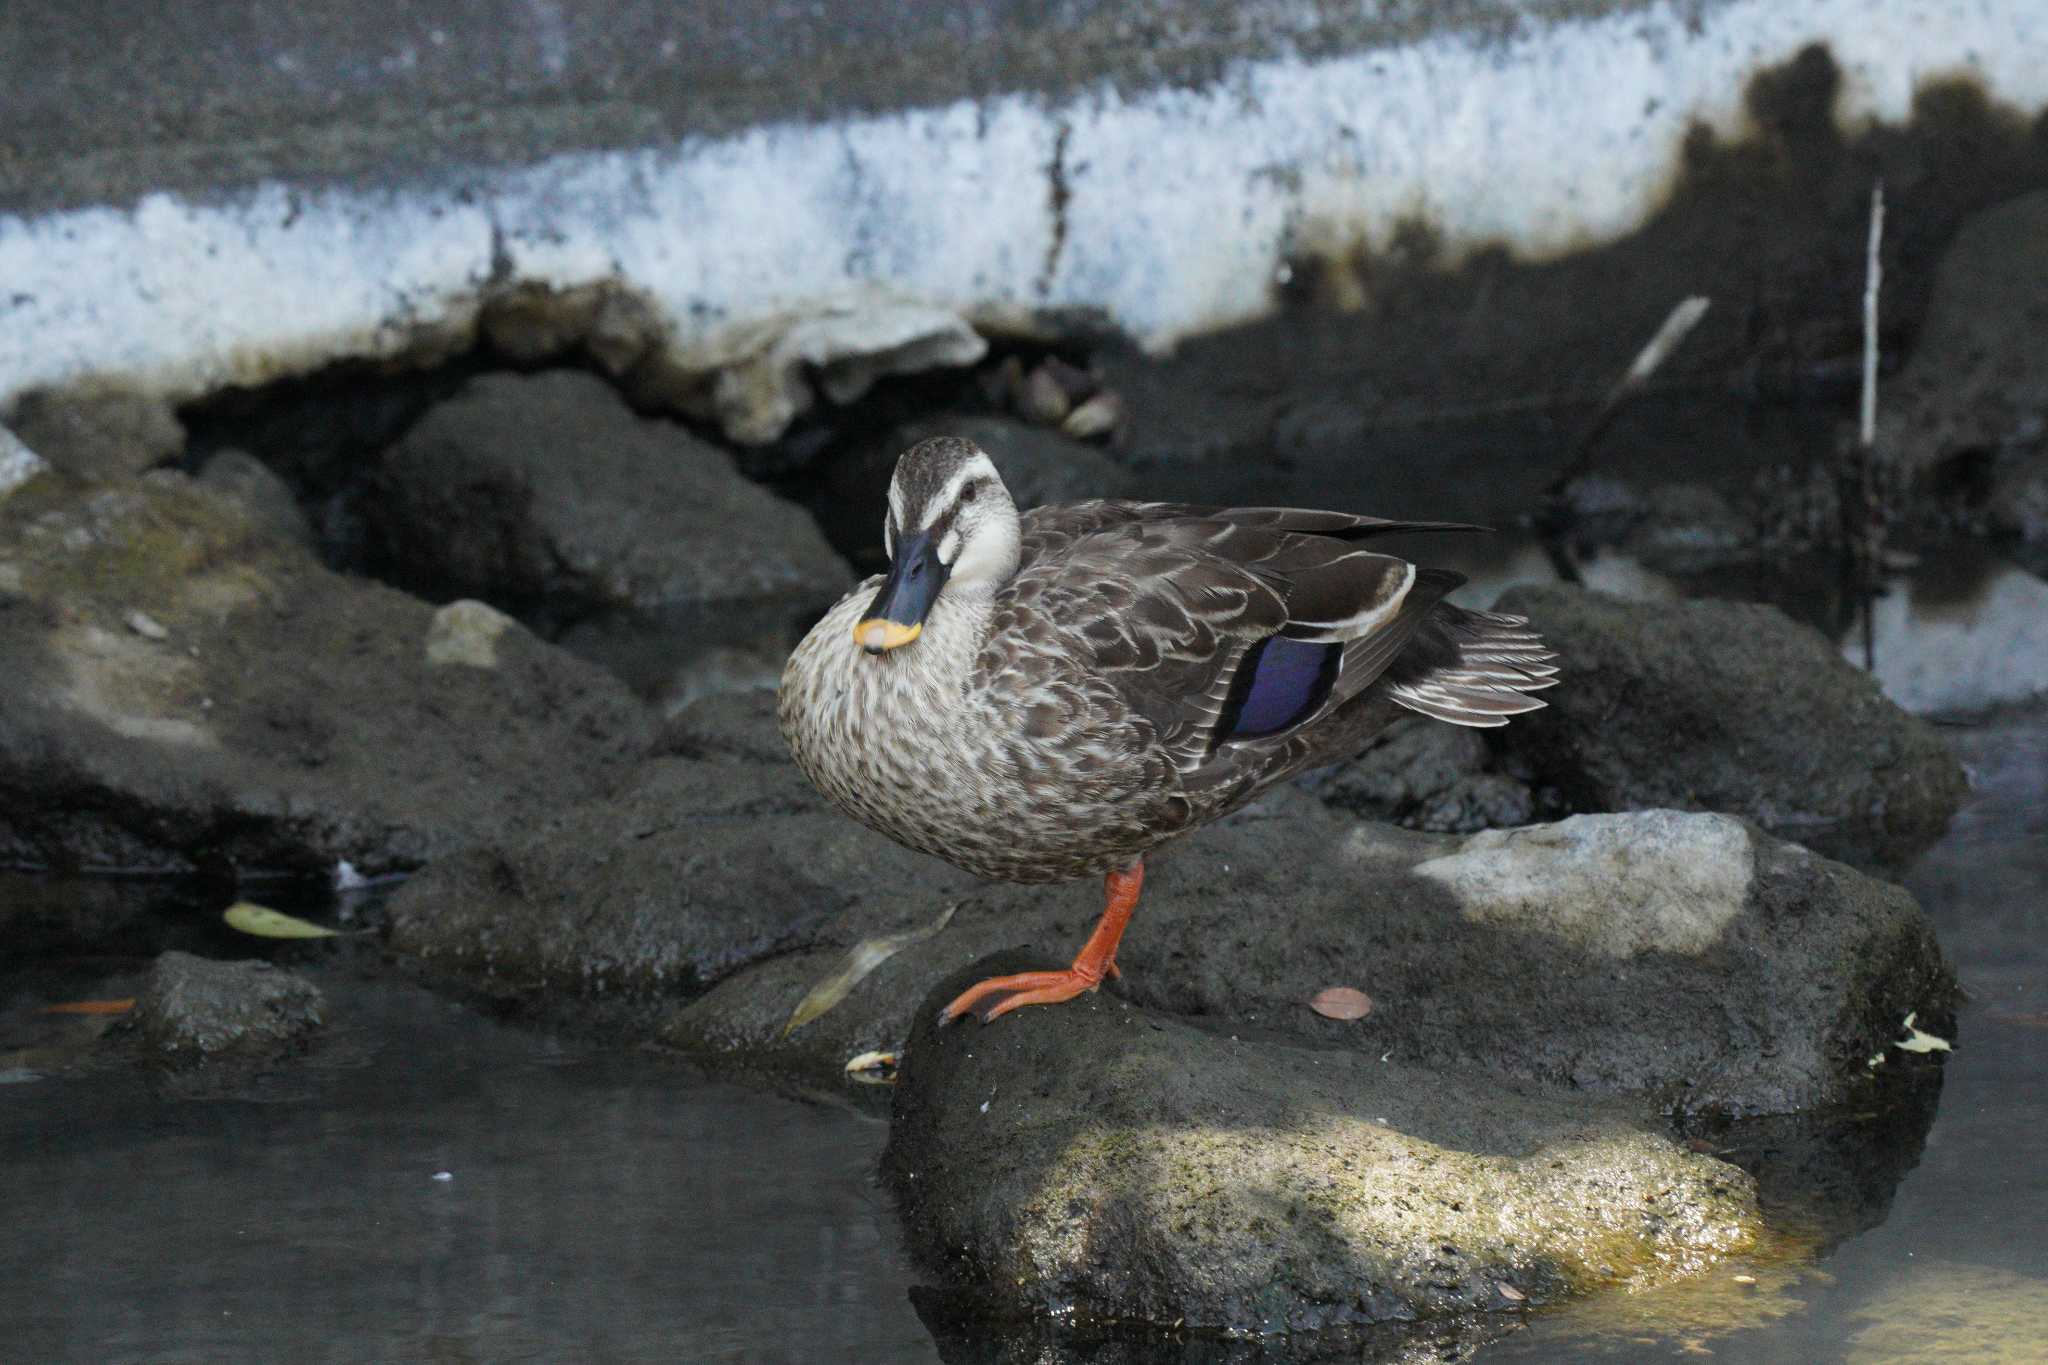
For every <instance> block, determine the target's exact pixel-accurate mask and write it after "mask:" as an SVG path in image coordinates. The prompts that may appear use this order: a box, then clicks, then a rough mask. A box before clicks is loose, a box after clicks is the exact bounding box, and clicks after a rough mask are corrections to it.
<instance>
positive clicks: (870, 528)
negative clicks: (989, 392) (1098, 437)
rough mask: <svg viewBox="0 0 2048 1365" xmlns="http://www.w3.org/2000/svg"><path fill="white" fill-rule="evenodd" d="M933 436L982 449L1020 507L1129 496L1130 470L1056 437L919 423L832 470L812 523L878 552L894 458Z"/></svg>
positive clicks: (1030, 430) (996, 427)
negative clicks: (960, 438)
mask: <svg viewBox="0 0 2048 1365" xmlns="http://www.w3.org/2000/svg"><path fill="white" fill-rule="evenodd" d="M933 436H964V437H965V438H967V439H968V440H970V441H973V442H974V443H975V444H976V445H978V446H980V447H981V448H982V449H983V450H986V451H987V452H988V454H989V458H990V459H991V460H993V461H994V462H995V466H996V470H997V472H998V473H1000V474H1001V475H1002V476H1003V482H1004V484H1006V485H1007V486H1008V487H1009V490H1010V496H1011V497H1012V498H1014V499H1015V500H1016V503H1017V506H1018V507H1019V508H1031V507H1038V506H1042V505H1045V504H1048V503H1062V502H1080V501H1082V500H1083V499H1086V498H1116V497H1125V496H1128V495H1130V494H1132V493H1133V492H1135V491H1136V484H1135V480H1134V479H1133V477H1132V475H1131V473H1130V471H1129V470H1127V469H1125V468H1124V467H1123V466H1122V465H1120V464H1118V463H1116V461H1114V460H1112V459H1110V458H1109V457H1108V456H1107V455H1104V454H1103V453H1102V452H1101V451H1100V450H1098V449H1096V448H1095V447H1094V446H1090V445H1084V444H1082V443H1081V442H1079V441H1076V440H1073V439H1071V438H1069V437H1066V436H1062V435H1060V434H1059V433H1058V432H1056V431H1049V430H1047V429H1046V428H1044V427H1040V426H1034V425H1032V424H1030V423H1028V422H1023V421H1018V420H1016V419H1014V418H1009V417H932V418H924V419H921V420H919V421H915V422H907V423H905V424H903V425H902V426H900V427H897V428H896V429H895V430H893V431H891V432H890V433H889V434H888V435H887V436H885V437H883V438H882V439H881V440H879V441H876V442H874V443H872V444H870V445H868V446H866V447H865V448H863V449H862V450H860V451H859V452H858V453H857V454H855V455H853V456H852V457H851V458H848V459H844V460H840V461H839V462H837V463H836V464H834V465H833V466H832V468H831V470H830V472H829V474H828V475H827V478H826V493H825V496H824V498H823V499H821V500H820V504H819V507H818V518H819V521H820V523H821V524H822V525H823V526H824V527H825V530H826V533H827V534H828V535H830V536H831V537H832V539H833V542H834V543H835V544H837V545H841V546H849V547H851V546H874V547H877V548H878V547H879V545H880V541H881V534H882V517H883V514H884V512H885V511H886V509H887V506H888V494H889V475H890V473H891V472H892V471H893V470H894V469H895V468H896V457H897V456H899V455H901V454H902V453H903V452H904V451H906V450H908V449H910V448H911V447H912V446H914V445H916V444H917V443H918V442H919V441H922V440H926V439H928V438H930V437H933Z"/></svg>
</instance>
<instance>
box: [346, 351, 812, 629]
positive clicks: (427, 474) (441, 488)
mask: <svg viewBox="0 0 2048 1365" xmlns="http://www.w3.org/2000/svg"><path fill="white" fill-rule="evenodd" d="M379 484H380V489H381V492H382V494H383V496H382V497H381V498H380V499H379V500H377V501H376V502H374V503H372V504H371V505H370V506H369V507H368V508H367V509H366V510H367V512H368V514H369V515H371V516H372V517H373V518H374V519H375V520H376V523H377V525H378V527H379V529H380V531H381V533H382V535H383V536H384V538H385V540H386V542H387V543H388V546H389V548H390V551H391V555H392V558H393V560H394V562H395V563H398V564H400V565H402V566H403V567H404V568H405V570H406V571H407V572H409V573H417V574H420V575H424V576H429V577H432V578H435V579H438V580H440V581H441V582H442V583H443V584H445V586H446V587H448V588H449V589H452V590H454V591H456V592H459V593H462V594H465V595H469V596H476V597H482V598H485V599H486V600H494V599H495V600H498V601H500V602H509V603H512V604H515V605H525V604H531V603H546V604H548V605H549V606H550V607H551V608H553V609H554V610H555V611H556V612H558V613H559V614H562V615H565V616H574V615H578V614H581V613H584V612H588V611H593V610H599V609H605V608H622V607H625V608H634V609H637V610H640V611H648V612H654V611H662V610H668V609H674V608H686V607H694V608H700V609H706V610H719V611H736V610H739V609H740V608H741V607H742V606H743V605H744V606H746V607H748V608H749V609H758V608H761V607H763V606H766V605H773V606H775V607H776V608H777V609H780V610H783V611H790V610H800V609H802V608H803V607H806V606H815V605H818V604H821V603H824V602H829V601H831V600H832V599H833V598H835V597H837V596H838V594H839V593H840V592H841V591H843V590H844V589H845V587H846V586H847V583H848V581H849V577H850V575H849V574H848V572H847V569H846V566H845V565H844V564H843V563H841V562H840V560H839V558H838V556H836V555H835V554H833V553H832V551H831V549H830V547H828V546H827V545H826V544H825V541H824V538H823V537H822V536H821V535H820V534H819V533H818V531H817V528H816V527H815V526H813V525H812V524H811V521H810V518H809V517H808V516H806V515H805V514H804V511H803V509H801V508H799V507H797V506H796V505H795V504H793V503H787V502H784V501H782V500H781V499H779V498H777V497H775V496H774V495H773V494H771V493H769V492H768V491H767V490H766V489H763V488H761V487H759V486H757V485H755V484H752V483H750V482H748V481H747V480H746V479H744V478H742V477H740V475H739V474H738V473H737V472H736V471H735V470H734V468H733V463H732V459H731V457H729V456H728V455H726V454H725V453H724V452H723V451H721V450H719V449H718V448H717V447H715V446H712V445H710V444H708V443H706V442H704V441H702V440H699V439H698V438H697V437H695V436H693V435H691V434H690V432H689V431H688V430H687V429H685V428H684V427H682V426H680V425H679V424H677V423H675V422H671V421H663V420H658V419H654V418H647V417H641V416H638V415H636V414H635V413H634V412H633V411H632V409H630V408H628V407H627V406H626V404H625V402H624V401H623V400H622V399H621V398H620V397H619V394H618V392H617V390H615V389H613V388H612V387H611V386H610V385H608V384H606V383H604V382H603V381H602V380H600V379H598V378H597V377H596V376H594V375H589V374H584V373H581V372H578V371H573V370H553V371H548V372H545V373H541V374H535V375H515V374H495V375H487V376H484V377H482V378H479V379H475V380H472V381H471V382H470V383H469V384H468V385H467V386H466V387H464V388H463V390H462V391H461V392H460V393H458V394H457V395H456V396H455V397H454V398H452V399H450V400H449V401H447V402H445V403H442V404H441V405H439V406H438V407H436V408H434V409H433V410H432V411H431V412H429V413H428V414H427V415H426V417H424V418H423V419H421V421H420V423H419V424H418V425H417V426H416V427H414V428H413V430H412V431H411V432H409V433H408V434H407V435H406V437H405V439H404V440H402V441H400V442H399V443H398V445H396V446H395V447H393V448H392V449H391V450H390V451H389V452H388V453H387V454H386V455H385V457H384V461H383V465H382V469H381V472H380V475H379Z"/></svg>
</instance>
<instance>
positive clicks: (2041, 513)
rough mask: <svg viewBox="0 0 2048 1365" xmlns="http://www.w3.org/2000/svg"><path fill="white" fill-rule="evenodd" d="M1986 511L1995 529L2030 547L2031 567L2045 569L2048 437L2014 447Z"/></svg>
mask: <svg viewBox="0 0 2048 1365" xmlns="http://www.w3.org/2000/svg"><path fill="white" fill-rule="evenodd" d="M1985 515H1986V517H1987V519H1988V520H1989V522H1990V524H1991V528H1992V530H1994V531H1996V532H1998V533H1999V534H2001V535H2004V536H2009V537H2011V538H2012V539H2014V540H2017V541H2019V542H2020V543H2021V544H2022V545H2024V546H2027V547H2029V550H2030V551H2031V552H2032V553H2030V554H2029V555H2028V556H2027V557H2028V559H2029V561H2030V562H2029V563H2028V567H2029V568H2031V569H2033V570H2034V571H2035V572H2037V573H2039V572H2041V568H2042V566H2043V564H2044V563H2048V559H2044V554H2048V439H2044V440H2043V441H2041V442H2040V443H2038V444H2036V445H2032V446H2029V447H2027V448H2026V449H2025V450H2023V451H2018V450H2016V451H2013V452H2012V453H2011V455H2010V457H2009V458H2007V459H2006V460H2004V461H2003V462H2002V463H2001V466H2000V467H1999V468H1998V470H1997V471H1996V473H1995V474H1994V476H1993V480H1992V484H1991V490H1990V494H1989V497H1988V499H1987V505H1986V507H1985Z"/></svg>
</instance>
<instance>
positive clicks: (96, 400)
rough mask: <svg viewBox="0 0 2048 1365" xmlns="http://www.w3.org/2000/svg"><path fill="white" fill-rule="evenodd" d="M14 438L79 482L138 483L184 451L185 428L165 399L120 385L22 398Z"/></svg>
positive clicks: (43, 391)
mask: <svg viewBox="0 0 2048 1365" xmlns="http://www.w3.org/2000/svg"><path fill="white" fill-rule="evenodd" d="M12 425H13V427H14V432H15V434H16V435H17V436H19V437H20V438H21V440H22V441H23V443H25V444H26V445H27V446H28V447H29V448H30V449H31V450H33V451H35V452H36V453H37V454H39V455H41V456H42V457H43V458H44V459H45V460H48V461H49V462H50V463H51V464H52V465H53V466H55V467H56V468H58V469H60V470H62V471H63V472H64V473H66V474H69V475H70V476H71V477H73V478H75V479H84V480H88V481H90V482H96V483H99V482H115V481H118V480H121V479H130V478H134V477H135V476H136V475H138V474H140V473H142V472H143V471H144V470H146V469H148V468H150V467H151V466H153V465H158V464H162V463H164V462H166V461H168V460H170V459H172V458H173V457H175V456H176V455H177V454H178V452H179V451H181V450H183V449H184V448H185V428H184V425H183V424H182V423H180V422H179V421H178V417H177V414H176V413H175V412H174V411H172V409H171V405H170V403H169V402H167V401H166V400H165V399H164V398H163V397H161V396H160V395H157V394H153V393H148V392H145V391H143V390H140V389H134V388H129V387H127V386H124V385H120V384H107V383H83V384H77V385H72V386H69V387H65V388H57V389H38V390H35V391H34V392H32V393H28V394H24V395H23V396H22V397H21V398H20V399H19V400H17V402H16V404H15V408H14V421H13V423H12Z"/></svg>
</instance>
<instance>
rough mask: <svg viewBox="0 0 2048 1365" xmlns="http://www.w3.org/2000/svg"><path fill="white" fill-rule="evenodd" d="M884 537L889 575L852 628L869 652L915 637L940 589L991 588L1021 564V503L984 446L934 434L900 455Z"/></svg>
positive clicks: (965, 592)
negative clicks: (858, 621)
mask: <svg viewBox="0 0 2048 1365" xmlns="http://www.w3.org/2000/svg"><path fill="white" fill-rule="evenodd" d="M882 543H883V545H884V546H885V547H886V548H887V549H888V551H889V577H888V579H887V581H885V582H884V583H883V584H882V590H881V592H879V593H877V594H876V595H875V600H874V603H873V605H871V606H870V607H869V608H868V610H867V614H866V615H865V616H863V617H862V618H861V620H860V624H859V625H856V626H855V627H854V628H853V638H854V641H855V643H857V644H858V645H859V646H860V647H861V648H862V649H865V650H866V651H867V652H868V653H870V654H880V653H882V652H883V651H884V650H890V649H898V648H901V647H902V646H904V645H907V644H909V643H910V642H911V641H913V640H915V639H916V638H917V637H918V636H919V635H920V634H921V633H923V631H924V622H925V618H926V617H927V616H929V615H930V614H931V610H932V607H933V606H934V605H935V604H936V603H937V602H938V600H939V594H940V593H942V592H943V593H949V594H952V595H953V596H956V597H967V596H986V595H988V594H990V593H993V592H994V591H995V590H996V589H997V588H998V587H1000V586H1002V584H1003V583H1005V582H1006V581H1008V579H1009V577H1010V575H1011V574H1013V573H1015V572H1017V545H1018V527H1017V504H1016V503H1014V502H1012V501H1011V500H1010V490H1009V489H1007V488H1005V487H1004V486H1003V479H1002V476H1001V475H1000V474H998V473H996V467H995V465H994V463H993V462H992V461H990V459H989V458H988V453H987V452H986V451H984V450H983V449H982V448H981V447H980V446H978V445H976V444H975V443H974V442H972V441H968V440H963V439H961V438H960V437H958V436H934V437H933V438H932V439H930V440H929V441H919V442H918V443H917V444H916V445H914V446H912V447H911V448H910V449H909V450H906V451H904V452H903V454H902V456H901V457H900V458H898V459H897V461H896V473H895V476H894V477H893V478H891V479H890V480H889V515H888V518H887V519H886V520H885V521H884V522H883V524H882Z"/></svg>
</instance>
